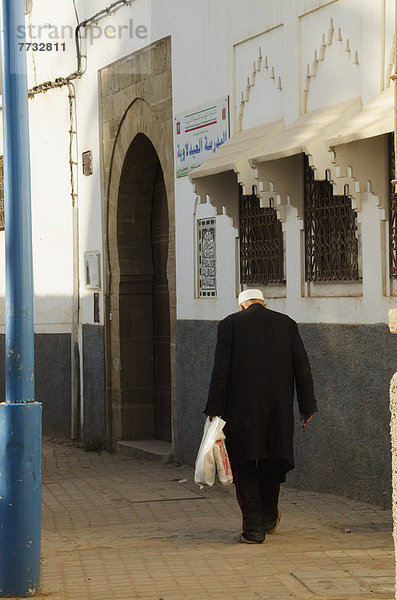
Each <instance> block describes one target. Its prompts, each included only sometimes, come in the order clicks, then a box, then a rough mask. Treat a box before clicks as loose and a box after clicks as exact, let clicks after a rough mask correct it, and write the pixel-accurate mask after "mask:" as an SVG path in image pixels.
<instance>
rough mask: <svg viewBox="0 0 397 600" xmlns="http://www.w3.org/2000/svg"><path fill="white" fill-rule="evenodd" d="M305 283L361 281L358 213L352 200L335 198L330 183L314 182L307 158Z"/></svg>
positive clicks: (346, 197) (305, 167) (305, 161)
mask: <svg viewBox="0 0 397 600" xmlns="http://www.w3.org/2000/svg"><path fill="white" fill-rule="evenodd" d="M304 169H305V183H304V186H305V190H304V191H305V208H304V222H305V276H306V281H312V282H316V281H317V282H324V281H358V280H359V279H360V276H359V266H358V234H357V213H356V211H355V210H353V209H352V205H351V199H350V198H349V196H334V195H333V188H332V185H331V183H330V182H329V181H315V179H314V173H313V169H312V168H311V167H310V166H309V162H308V159H307V156H304Z"/></svg>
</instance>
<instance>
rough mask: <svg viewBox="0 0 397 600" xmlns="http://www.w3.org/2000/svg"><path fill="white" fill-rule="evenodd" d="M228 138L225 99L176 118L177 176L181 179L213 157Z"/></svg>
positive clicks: (227, 109)
mask: <svg viewBox="0 0 397 600" xmlns="http://www.w3.org/2000/svg"><path fill="white" fill-rule="evenodd" d="M228 138H229V108H228V99H227V98H222V100H218V101H217V102H213V103H212V104H209V105H207V106H202V107H200V108H196V109H194V110H191V111H189V113H183V114H180V115H178V116H176V117H175V131H174V139H175V161H176V176H177V177H184V176H185V175H188V174H189V173H190V171H193V169H195V168H196V167H199V166H200V165H201V164H202V163H203V162H204V161H205V159H206V158H208V157H209V156H212V154H214V152H216V151H217V150H218V148H219V146H222V144H224V143H225V142H226V140H227V139H228Z"/></svg>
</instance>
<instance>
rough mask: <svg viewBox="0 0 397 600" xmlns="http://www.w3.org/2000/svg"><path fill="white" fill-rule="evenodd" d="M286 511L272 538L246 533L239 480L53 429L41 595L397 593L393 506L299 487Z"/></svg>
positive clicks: (167, 597) (123, 598) (233, 599)
mask: <svg viewBox="0 0 397 600" xmlns="http://www.w3.org/2000/svg"><path fill="white" fill-rule="evenodd" d="M281 510H282V521H281V525H280V528H279V529H278V531H277V532H276V533H275V534H274V535H271V536H267V538H266V541H265V543H264V544H262V545H259V546H251V545H244V544H238V543H237V542H236V539H237V536H238V533H239V531H240V514H239V509H238V506H237V502H236V500H235V497H234V488H233V487H232V488H223V487H221V486H218V485H217V486H216V487H214V488H213V489H210V490H200V489H199V488H198V487H197V486H195V484H194V483H193V471H192V469H191V468H189V467H181V466H176V465H160V464H156V463H151V462H144V461H139V460H136V459H134V458H129V457H124V456H120V455H117V454H109V453H107V452H102V453H86V452H84V451H83V450H81V449H79V448H76V447H74V446H73V445H71V444H68V443H56V442H55V441H53V440H47V441H46V442H45V444H44V449H43V549H42V559H43V567H42V588H43V595H42V596H40V597H39V598H40V599H41V598H42V599H43V600H44V598H46V599H47V600H48V599H54V600H86V599H87V600H88V599H89V600H113V599H117V600H161V599H162V600H184V599H186V600H196V599H197V600H215V599H219V600H221V599H222V600H229V599H230V600H258V599H262V600H270V599H275V600H276V599H279V600H291V599H299V600H311V599H313V600H320V599H321V600H369V599H372V600H381V599H382V600H386V599H387V600H392V599H394V550H393V545H392V536H391V514H390V511H388V510H383V509H381V508H377V507H373V506H370V505H367V504H364V503H360V502H355V501H353V500H348V499H345V498H339V497H336V496H332V495H328V494H318V493H314V492H306V491H301V490H295V489H292V488H288V487H284V488H283V489H282V496H281Z"/></svg>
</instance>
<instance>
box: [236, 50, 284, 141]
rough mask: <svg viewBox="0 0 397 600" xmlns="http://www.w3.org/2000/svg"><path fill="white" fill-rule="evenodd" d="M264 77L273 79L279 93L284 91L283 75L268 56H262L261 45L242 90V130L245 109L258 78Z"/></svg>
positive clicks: (240, 126) (239, 119)
mask: <svg viewBox="0 0 397 600" xmlns="http://www.w3.org/2000/svg"><path fill="white" fill-rule="evenodd" d="M263 78H266V79H267V80H269V81H272V82H273V86H274V89H275V90H279V93H281V92H282V90H283V85H282V78H281V75H280V74H279V73H278V72H277V70H276V68H275V67H274V66H272V64H271V61H270V60H269V58H268V56H267V55H265V56H264V57H263V56H262V48H261V46H259V48H258V53H257V56H256V57H255V59H254V60H253V63H252V71H251V72H250V73H247V83H246V86H245V89H244V90H242V91H241V96H240V106H239V113H238V131H242V129H243V119H244V111H245V109H246V107H247V106H248V104H249V101H250V98H251V97H252V95H253V94H255V91H256V89H257V88H258V85H257V83H258V80H261V79H263ZM255 85H256V87H255Z"/></svg>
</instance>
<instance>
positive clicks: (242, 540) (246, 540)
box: [238, 533, 264, 544]
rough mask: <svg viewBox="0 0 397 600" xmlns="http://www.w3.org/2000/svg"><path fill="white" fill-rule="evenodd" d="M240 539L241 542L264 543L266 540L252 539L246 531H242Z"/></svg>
mask: <svg viewBox="0 0 397 600" xmlns="http://www.w3.org/2000/svg"><path fill="white" fill-rule="evenodd" d="M238 541H239V542H240V543H241V544H263V542H264V540H250V539H249V538H246V537H245V535H244V533H240V537H239V539H238Z"/></svg>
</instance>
